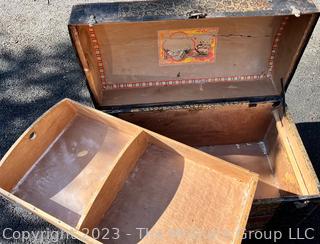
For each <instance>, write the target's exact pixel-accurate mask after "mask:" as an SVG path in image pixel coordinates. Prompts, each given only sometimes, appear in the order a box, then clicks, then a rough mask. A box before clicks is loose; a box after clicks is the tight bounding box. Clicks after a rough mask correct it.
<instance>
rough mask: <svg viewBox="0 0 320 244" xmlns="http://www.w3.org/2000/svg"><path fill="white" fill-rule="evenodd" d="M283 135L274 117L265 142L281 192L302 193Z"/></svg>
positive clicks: (288, 193) (284, 193)
mask: <svg viewBox="0 0 320 244" xmlns="http://www.w3.org/2000/svg"><path fill="white" fill-rule="evenodd" d="M281 136H282V135H280V134H279V133H278V129H277V127H276V122H275V120H274V119H273V120H272V121H271V123H270V126H269V129H268V130H267V132H266V135H265V138H264V143H265V147H266V151H267V153H268V157H269V162H270V167H271V169H272V172H273V175H274V177H275V178H276V179H277V183H278V187H279V194H280V195H281V196H291V195H301V194H302V191H301V187H300V185H299V182H298V180H297V177H296V176H295V173H294V170H293V167H292V162H291V161H290V158H289V156H288V152H287V151H286V150H287V148H286V147H284V146H283V143H282V139H281V138H280V137H281Z"/></svg>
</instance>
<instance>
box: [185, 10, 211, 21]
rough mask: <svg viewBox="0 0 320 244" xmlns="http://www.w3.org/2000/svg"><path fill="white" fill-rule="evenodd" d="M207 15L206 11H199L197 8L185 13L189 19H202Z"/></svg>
mask: <svg viewBox="0 0 320 244" xmlns="http://www.w3.org/2000/svg"><path fill="white" fill-rule="evenodd" d="M206 16H207V14H206V13H202V12H200V11H197V10H193V11H190V12H188V13H187V17H188V18H189V19H203V18H205V17H206Z"/></svg>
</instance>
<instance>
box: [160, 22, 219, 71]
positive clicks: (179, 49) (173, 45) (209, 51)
mask: <svg viewBox="0 0 320 244" xmlns="http://www.w3.org/2000/svg"><path fill="white" fill-rule="evenodd" d="M217 34H218V28H217V27H208V28H193V29H180V30H161V31H158V43H159V64H160V65H170V64H188V63H213V62H214V61H215V55H216V53H215V52H216V46H217Z"/></svg>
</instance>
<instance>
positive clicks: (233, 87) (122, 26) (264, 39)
mask: <svg viewBox="0 0 320 244" xmlns="http://www.w3.org/2000/svg"><path fill="white" fill-rule="evenodd" d="M282 20H283V17H282V16H277V17H272V16H268V17H241V18H214V19H200V20H184V21H179V20H171V21H149V22H143V23H134V22H124V23H101V24H96V25H93V26H90V27H89V26H88V25H76V29H77V30H78V36H79V40H80V42H79V43H80V44H81V46H82V48H81V49H82V52H83V55H80V56H84V57H85V58H84V60H87V62H88V64H87V66H88V67H89V70H90V72H91V73H92V75H93V76H94V77H93V79H94V83H97V84H98V83H100V86H99V87H96V89H97V90H101V91H102V94H101V97H100V94H99V95H98V96H99V98H98V99H96V100H98V103H99V105H100V106H112V105H131V104H140V103H141V104H143V103H156V102H170V101H187V100H201V99H214V98H232V97H248V96H259V95H262V96H268V95H278V94H279V93H280V91H281V89H278V88H279V87H274V84H273V81H272V80H271V79H269V78H267V75H268V70H269V65H270V64H269V63H270V62H271V61H270V60H269V59H270V55H271V53H272V51H271V50H272V47H273V42H274V40H275V35H276V33H277V32H278V30H279V28H280V25H281V23H282ZM70 27H71V30H72V28H73V27H74V26H72V25H71V26H70ZM206 27H218V28H219V33H218V34H217V35H216V37H217V40H218V41H217V49H216V54H215V56H216V58H215V61H214V63H202V64H180V65H169V66H168V65H166V66H161V65H159V59H158V58H159V57H158V51H159V50H158V48H159V47H158V35H157V33H158V31H159V30H179V29H188V28H189V29H190V28H206ZM90 28H91V29H93V30H94V33H95V34H94V35H95V38H96V39H97V42H95V43H90V42H92V40H91V39H90V33H89V31H88V30H89V29H90ZM97 44H98V46H99V49H95V48H93V47H94V46H95V45H97ZM75 46H77V43H76V45H75ZM235 47H236V48H235ZM78 49H79V50H80V51H81V49H80V48H78ZM97 50H98V51H97ZM243 50H246V51H243ZM96 52H99V54H98V55H100V56H101V57H100V56H99V57H98V58H99V60H100V58H101V60H100V61H101V63H99V62H100V61H99V60H97V57H95V56H96ZM84 60H82V63H86V62H85V61H84ZM97 62H98V63H97ZM100 64H101V65H102V66H100ZM85 65H86V64H85ZM101 69H103V72H104V73H103V74H104V75H103V78H101V75H100V73H99V72H100V71H99V70H101ZM249 76H252V77H253V76H254V77H255V78H254V79H253V80H251V79H246V77H249ZM240 77H241V78H240ZM261 77H264V78H263V79H261ZM89 78H90V77H89ZM201 78H205V79H208V81H209V82H210V81H211V80H214V81H213V82H212V83H206V84H208V85H207V86H205V85H203V84H202V85H200V86H199V85H197V84H194V85H178V86H177V88H176V89H175V88H174V87H173V86H172V84H174V83H172V84H171V83H168V84H167V85H166V86H154V85H152V87H149V88H148V86H149V85H148V84H149V83H148V82H151V81H152V82H157V81H172V80H190V79H196V80H197V79H201ZM214 78H221V81H215V79H214ZM132 82H133V83H134V82H140V83H141V87H140V88H127V89H120V90H117V89H115V90H114V89H112V90H104V89H103V84H109V85H111V86H112V85H115V84H129V83H132ZM145 82H147V83H145ZM89 83H92V82H89ZM200 83H203V82H200ZM219 83H226V84H219ZM97 84H96V85H95V86H97ZM146 84H147V85H146ZM154 84H156V83H154ZM168 86H169V87H168ZM111 88H112V87H111ZM174 93H176V94H175V95H170V94H174Z"/></svg>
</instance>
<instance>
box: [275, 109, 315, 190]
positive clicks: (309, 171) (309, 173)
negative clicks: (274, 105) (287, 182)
mask: <svg viewBox="0 0 320 244" xmlns="http://www.w3.org/2000/svg"><path fill="white" fill-rule="evenodd" d="M281 121H282V124H283V126H284V128H285V129H286V131H287V136H288V141H289V142H290V146H291V148H292V151H293V153H294V155H295V158H296V160H297V162H298V166H299V168H300V172H301V173H302V175H303V180H304V182H305V184H306V186H307V188H308V191H309V194H310V195H316V194H319V180H318V177H317V175H316V173H315V171H314V169H313V166H312V163H311V162H310V159H309V157H308V154H307V152H306V150H305V148H304V145H303V142H302V141H301V138H300V135H299V133H298V131H297V128H296V126H295V123H294V121H293V120H292V118H291V115H290V113H288V112H287V113H286V115H285V116H283V115H282V119H281Z"/></svg>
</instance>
